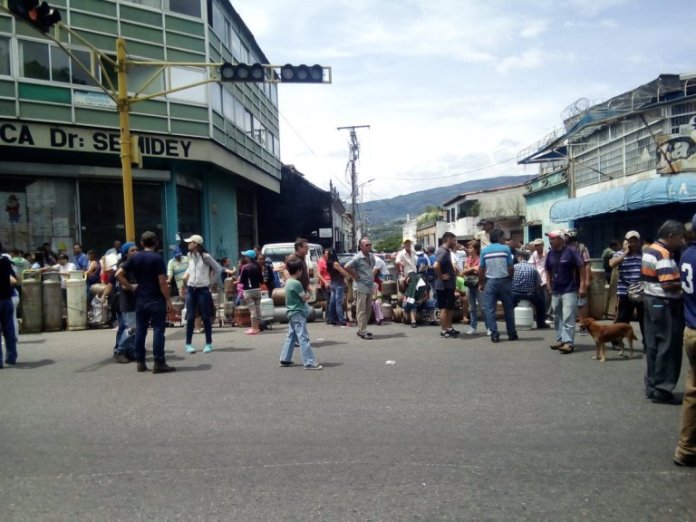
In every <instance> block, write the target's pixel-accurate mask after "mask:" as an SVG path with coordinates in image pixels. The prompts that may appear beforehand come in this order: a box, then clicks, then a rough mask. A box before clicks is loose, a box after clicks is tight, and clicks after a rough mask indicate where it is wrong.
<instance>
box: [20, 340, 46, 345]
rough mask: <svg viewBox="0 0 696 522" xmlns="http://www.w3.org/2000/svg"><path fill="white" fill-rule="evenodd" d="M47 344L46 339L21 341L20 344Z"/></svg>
mask: <svg viewBox="0 0 696 522" xmlns="http://www.w3.org/2000/svg"><path fill="white" fill-rule="evenodd" d="M45 342H46V339H34V340H33V341H25V340H24V339H21V340H20V341H19V343H18V344H20V345H21V344H43V343H45Z"/></svg>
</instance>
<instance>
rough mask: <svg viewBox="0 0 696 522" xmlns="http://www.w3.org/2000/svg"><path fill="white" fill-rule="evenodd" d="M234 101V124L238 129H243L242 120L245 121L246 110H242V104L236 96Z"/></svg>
mask: <svg viewBox="0 0 696 522" xmlns="http://www.w3.org/2000/svg"><path fill="white" fill-rule="evenodd" d="M234 101H235V104H234V124H235V125H236V126H237V127H239V128H240V129H244V122H245V121H246V111H245V110H244V105H242V102H240V101H239V100H237V99H236V98H235V100H234Z"/></svg>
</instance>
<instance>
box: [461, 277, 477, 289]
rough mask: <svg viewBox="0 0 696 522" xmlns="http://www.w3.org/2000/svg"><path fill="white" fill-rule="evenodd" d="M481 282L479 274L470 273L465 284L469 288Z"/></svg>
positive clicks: (465, 279)
mask: <svg viewBox="0 0 696 522" xmlns="http://www.w3.org/2000/svg"><path fill="white" fill-rule="evenodd" d="M478 284H479V278H478V276H477V275H469V276H466V277H465V278H464V286H466V287H468V288H475V287H477V286H478Z"/></svg>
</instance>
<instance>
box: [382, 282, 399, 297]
mask: <svg viewBox="0 0 696 522" xmlns="http://www.w3.org/2000/svg"><path fill="white" fill-rule="evenodd" d="M393 295H396V281H382V297H384V298H386V299H389V298H390V297H391V296H393Z"/></svg>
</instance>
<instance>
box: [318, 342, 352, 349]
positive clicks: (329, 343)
mask: <svg viewBox="0 0 696 522" xmlns="http://www.w3.org/2000/svg"><path fill="white" fill-rule="evenodd" d="M311 344H312V348H324V347H326V346H332V345H334V344H348V343H345V342H339V341H329V340H324V341H319V342H316V343H315V342H312V343H311Z"/></svg>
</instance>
